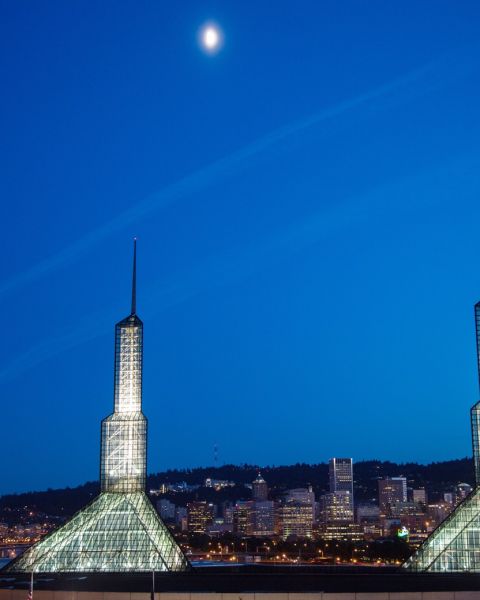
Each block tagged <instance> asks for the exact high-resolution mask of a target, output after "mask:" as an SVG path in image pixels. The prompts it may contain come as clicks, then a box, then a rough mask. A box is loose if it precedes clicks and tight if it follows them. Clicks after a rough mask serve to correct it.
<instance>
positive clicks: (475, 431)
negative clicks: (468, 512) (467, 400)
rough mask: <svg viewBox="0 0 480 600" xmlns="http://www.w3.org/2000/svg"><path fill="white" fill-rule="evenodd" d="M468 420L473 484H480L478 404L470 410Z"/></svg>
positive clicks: (479, 414) (479, 416)
mask: <svg viewBox="0 0 480 600" xmlns="http://www.w3.org/2000/svg"><path fill="white" fill-rule="evenodd" d="M470 419H471V424H472V446H473V464H474V468H475V484H476V485H477V486H478V485H479V484H480V444H479V438H480V402H477V403H476V404H474V405H473V406H472V408H471V409H470Z"/></svg>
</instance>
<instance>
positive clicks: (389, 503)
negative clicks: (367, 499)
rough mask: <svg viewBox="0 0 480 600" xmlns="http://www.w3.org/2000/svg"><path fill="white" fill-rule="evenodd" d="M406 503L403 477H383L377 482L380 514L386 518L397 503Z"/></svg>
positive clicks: (405, 488)
mask: <svg viewBox="0 0 480 600" xmlns="http://www.w3.org/2000/svg"><path fill="white" fill-rule="evenodd" d="M406 501H407V480H406V478H405V477H385V478H384V479H379V480H378V505H379V507H380V514H381V515H382V516H384V517H388V516H390V514H391V511H392V507H393V506H394V505H395V504H396V503H397V502H406Z"/></svg>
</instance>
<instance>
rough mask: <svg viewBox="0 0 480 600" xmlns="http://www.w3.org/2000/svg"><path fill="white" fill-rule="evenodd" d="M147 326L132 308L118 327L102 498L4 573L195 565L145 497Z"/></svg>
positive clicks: (103, 439)
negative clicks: (144, 376)
mask: <svg viewBox="0 0 480 600" xmlns="http://www.w3.org/2000/svg"><path fill="white" fill-rule="evenodd" d="M142 367H143V323H142V321H141V320H140V319H139V317H138V316H137V314H136V242H134V254H133V282H132V307H131V312H130V315H129V316H128V317H126V318H125V319H123V320H122V321H120V322H119V323H117V325H116V326H115V377H114V407H113V413H112V414H111V415H110V416H108V417H107V418H106V419H104V420H103V421H102V433H101V458H100V485H101V491H100V495H99V496H97V497H96V498H95V499H94V500H93V501H92V502H91V503H90V504H88V505H87V506H86V507H85V508H84V509H82V510H81V511H79V512H78V513H77V514H76V515H74V516H73V517H72V519H70V521H68V522H67V523H65V525H63V526H62V527H60V528H59V529H57V530H55V531H53V532H52V533H51V534H49V535H47V536H46V537H44V538H43V539H42V540H41V541H40V542H38V543H37V544H35V545H34V546H32V547H31V548H29V549H28V550H27V551H26V552H24V553H23V554H22V555H21V556H19V557H18V558H17V559H16V560H14V561H13V562H11V563H9V564H8V565H7V567H6V568H5V569H4V570H6V571H9V572H16V573H24V572H28V573H32V572H35V573H63V572H68V573H72V572H110V573H118V572H152V571H185V570H187V569H188V568H189V563H188V561H187V559H186V558H185V556H184V555H183V553H182V551H181V549H180V547H179V546H178V545H177V543H176V542H175V540H174V538H173V537H172V535H171V533H170V532H169V530H168V529H167V528H166V526H165V525H164V523H163V522H162V520H161V519H160V517H159V516H158V514H157V512H156V511H155V509H154V508H153V506H152V503H151V502H150V500H149V499H148V497H147V495H146V493H145V483H146V458H147V420H146V418H145V416H144V415H143V413H142Z"/></svg>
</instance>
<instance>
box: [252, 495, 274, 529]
mask: <svg viewBox="0 0 480 600" xmlns="http://www.w3.org/2000/svg"><path fill="white" fill-rule="evenodd" d="M252 510H253V531H252V535H254V536H256V537H266V536H271V535H274V534H275V502H273V501H272V500H255V502H254V503H253V509H252Z"/></svg>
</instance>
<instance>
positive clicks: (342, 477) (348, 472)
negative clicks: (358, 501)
mask: <svg viewBox="0 0 480 600" xmlns="http://www.w3.org/2000/svg"><path fill="white" fill-rule="evenodd" d="M328 479H329V482H330V492H332V493H335V492H350V494H351V496H352V498H353V461H352V459H351V458H331V459H330V461H329V463H328Z"/></svg>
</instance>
